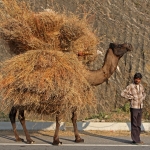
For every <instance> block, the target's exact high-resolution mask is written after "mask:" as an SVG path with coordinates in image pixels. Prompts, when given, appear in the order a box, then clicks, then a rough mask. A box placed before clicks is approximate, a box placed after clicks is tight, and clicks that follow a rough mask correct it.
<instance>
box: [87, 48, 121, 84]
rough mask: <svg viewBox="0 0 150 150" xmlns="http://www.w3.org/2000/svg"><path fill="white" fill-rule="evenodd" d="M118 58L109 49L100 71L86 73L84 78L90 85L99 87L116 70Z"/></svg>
mask: <svg viewBox="0 0 150 150" xmlns="http://www.w3.org/2000/svg"><path fill="white" fill-rule="evenodd" d="M118 61H119V58H118V57H117V56H116V55H114V54H113V52H112V50H111V49H109V50H108V51H107V54H106V56H105V59H104V64H103V67H102V68H101V69H100V70H93V71H87V74H86V75H85V78H86V79H87V81H88V82H89V83H90V84H91V85H99V84H101V83H103V82H104V81H106V80H107V79H108V78H109V77H110V76H111V75H112V74H113V73H114V71H115V70H116V68H117V65H118Z"/></svg>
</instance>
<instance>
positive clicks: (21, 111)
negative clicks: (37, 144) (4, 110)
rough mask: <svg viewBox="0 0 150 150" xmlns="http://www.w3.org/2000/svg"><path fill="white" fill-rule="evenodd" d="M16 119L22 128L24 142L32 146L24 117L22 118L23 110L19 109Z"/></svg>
mask: <svg viewBox="0 0 150 150" xmlns="http://www.w3.org/2000/svg"><path fill="white" fill-rule="evenodd" d="M18 119H19V121H20V123H21V125H22V127H23V130H24V133H25V136H26V140H27V143H28V144H32V143H34V141H33V140H32V139H31V137H30V135H29V133H28V130H27V128H26V124H25V116H24V110H23V109H19V115H18Z"/></svg>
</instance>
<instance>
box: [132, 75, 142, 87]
mask: <svg viewBox="0 0 150 150" xmlns="http://www.w3.org/2000/svg"><path fill="white" fill-rule="evenodd" d="M141 79H142V75H141V73H136V74H135V75H134V83H135V84H139V83H140V82H141Z"/></svg>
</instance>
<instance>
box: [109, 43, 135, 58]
mask: <svg viewBox="0 0 150 150" xmlns="http://www.w3.org/2000/svg"><path fill="white" fill-rule="evenodd" d="M109 48H110V49H112V50H113V53H114V54H115V55H116V56H118V57H119V58H121V57H122V56H123V55H124V54H125V53H126V52H128V51H132V50H133V47H132V45H131V44H129V43H124V44H116V43H110V44H109Z"/></svg>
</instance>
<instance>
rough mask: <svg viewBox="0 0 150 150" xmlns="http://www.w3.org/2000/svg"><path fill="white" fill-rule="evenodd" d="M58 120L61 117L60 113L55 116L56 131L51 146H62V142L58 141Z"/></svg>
mask: <svg viewBox="0 0 150 150" xmlns="http://www.w3.org/2000/svg"><path fill="white" fill-rule="evenodd" d="M60 120H61V116H60V113H57V115H56V129H55V133H54V137H53V143H52V144H53V145H59V144H62V142H60V141H59V127H60Z"/></svg>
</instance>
